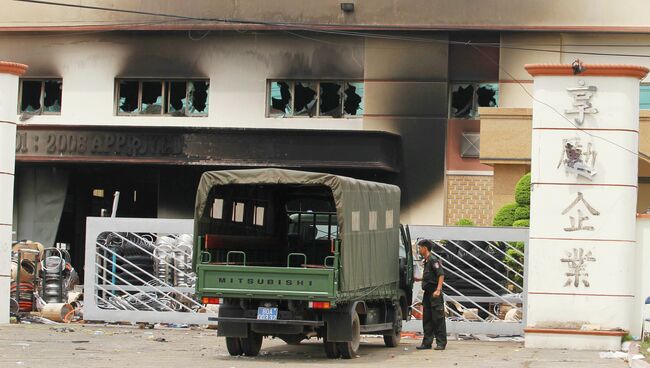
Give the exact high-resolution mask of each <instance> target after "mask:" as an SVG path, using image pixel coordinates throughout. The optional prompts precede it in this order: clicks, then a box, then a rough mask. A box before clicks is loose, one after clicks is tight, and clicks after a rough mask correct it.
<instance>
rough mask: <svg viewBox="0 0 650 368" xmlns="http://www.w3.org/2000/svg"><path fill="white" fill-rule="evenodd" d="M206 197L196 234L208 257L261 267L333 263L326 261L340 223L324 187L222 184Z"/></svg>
mask: <svg viewBox="0 0 650 368" xmlns="http://www.w3.org/2000/svg"><path fill="white" fill-rule="evenodd" d="M208 201H209V202H208V203H207V206H206V211H205V213H204V214H203V217H202V218H201V219H200V222H199V223H200V229H199V236H201V239H202V240H201V241H202V244H203V246H202V248H203V249H202V250H203V251H207V252H209V253H210V254H211V259H212V262H213V263H229V264H243V263H245V264H246V265H250V266H255V265H261V266H266V267H268V266H277V267H287V266H291V267H326V263H327V264H331V263H332V262H331V260H329V262H326V261H327V258H328V257H331V256H332V255H333V253H332V252H333V248H334V247H333V241H334V240H336V239H339V228H338V220H337V215H336V208H335V205H334V199H333V196H332V192H331V190H330V189H329V188H328V187H325V186H320V185H287V184H282V185H250V184H246V185H240V184H232V185H223V186H216V187H214V188H213V189H212V191H211V194H210V196H209V197H208ZM290 254H291V256H289V255H290ZM244 258H245V259H244Z"/></svg>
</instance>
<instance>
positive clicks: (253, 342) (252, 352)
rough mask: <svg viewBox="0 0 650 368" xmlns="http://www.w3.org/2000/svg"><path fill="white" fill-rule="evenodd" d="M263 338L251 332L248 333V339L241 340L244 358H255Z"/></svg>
mask: <svg viewBox="0 0 650 368" xmlns="http://www.w3.org/2000/svg"><path fill="white" fill-rule="evenodd" d="M262 338H263V336H262V335H260V334H258V333H255V332H253V331H251V332H249V333H248V337H246V338H243V339H241V349H242V351H243V352H244V355H246V356H257V354H259V353H260V349H261V348H262Z"/></svg>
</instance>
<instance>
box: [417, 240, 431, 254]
mask: <svg viewBox="0 0 650 368" xmlns="http://www.w3.org/2000/svg"><path fill="white" fill-rule="evenodd" d="M418 246H420V247H425V248H427V249H428V250H429V251H431V249H433V242H432V241H431V240H429V239H421V240H419V241H418Z"/></svg>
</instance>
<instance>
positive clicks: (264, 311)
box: [257, 307, 278, 321]
mask: <svg viewBox="0 0 650 368" xmlns="http://www.w3.org/2000/svg"><path fill="white" fill-rule="evenodd" d="M257 319H263V320H267V321H275V320H276V319H278V308H266V307H259V308H257Z"/></svg>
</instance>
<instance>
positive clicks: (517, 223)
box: [512, 219, 530, 227]
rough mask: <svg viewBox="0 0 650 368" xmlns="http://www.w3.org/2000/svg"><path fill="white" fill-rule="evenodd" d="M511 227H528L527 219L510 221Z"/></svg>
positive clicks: (528, 221)
mask: <svg viewBox="0 0 650 368" xmlns="http://www.w3.org/2000/svg"><path fill="white" fill-rule="evenodd" d="M512 227H530V220H529V219H521V220H517V221H515V222H513V223H512Z"/></svg>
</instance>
